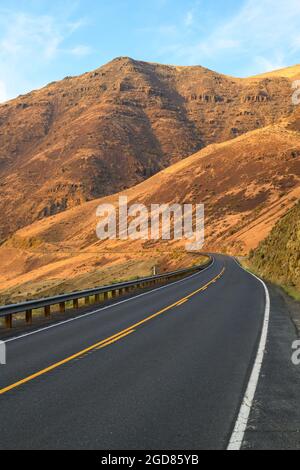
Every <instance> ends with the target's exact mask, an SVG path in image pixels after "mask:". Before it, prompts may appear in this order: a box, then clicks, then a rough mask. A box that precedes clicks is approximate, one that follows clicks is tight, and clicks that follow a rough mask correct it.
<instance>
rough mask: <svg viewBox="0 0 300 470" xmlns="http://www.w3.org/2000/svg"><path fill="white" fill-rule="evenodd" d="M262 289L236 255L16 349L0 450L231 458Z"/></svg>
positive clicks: (2, 382)
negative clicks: (167, 452) (219, 452)
mask: <svg viewBox="0 0 300 470" xmlns="http://www.w3.org/2000/svg"><path fill="white" fill-rule="evenodd" d="M264 312H265V291H264V288H263V285H262V284H261V283H260V282H259V281H258V280H256V279H255V278H254V277H253V276H251V275H250V274H248V273H246V272H245V271H244V270H242V269H241V268H240V267H239V266H238V264H237V263H236V262H235V261H234V260H233V259H231V258H229V257H225V256H216V257H215V262H214V264H213V265H212V266H211V267H209V268H208V269H206V270H205V271H204V272H200V273H199V274H197V275H194V276H192V277H189V278H187V279H184V280H182V281H179V282H177V283H174V284H170V285H168V286H166V287H164V288H160V289H155V290H153V291H151V292H146V293H144V294H142V295H139V296H136V297H133V298H130V299H126V300H125V301H124V300H123V301H119V302H118V303H116V304H114V305H110V306H108V307H106V308H102V309H101V308H100V309H99V310H98V311H95V312H92V313H90V314H87V315H83V316H81V317H79V318H76V319H72V320H71V321H67V322H63V323H60V324H55V325H53V326H52V327H50V328H49V327H48V328H45V329H43V330H41V331H38V332H34V333H33V334H29V335H26V336H23V337H19V338H15V339H13V340H9V341H8V342H7V365H6V366H1V367H0V435H1V439H0V449H15V448H16V449H48V448H50V449H103V450H104V449H105V450H107V449H110V450H113V449H124V450H125V449H128V450H135V449H147V450H149V449H155V450H159V449H172V450H175V449H191V450H193V449H223V448H226V447H227V445H228V442H229V439H230V436H231V433H232V431H233V427H234V424H235V421H236V419H237V415H238V412H239V409H240V406H241V403H242V400H243V396H244V393H245V390H246V387H247V384H248V381H249V376H250V373H251V370H252V367H253V363H254V359H255V357H256V353H257V349H258V344H259V340H260V336H261V331H262V326H263V320H264Z"/></svg>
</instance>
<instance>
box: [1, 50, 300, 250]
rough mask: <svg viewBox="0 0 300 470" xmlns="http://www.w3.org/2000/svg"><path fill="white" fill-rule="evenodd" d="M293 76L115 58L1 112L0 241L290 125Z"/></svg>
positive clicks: (44, 89)
mask: <svg viewBox="0 0 300 470" xmlns="http://www.w3.org/2000/svg"><path fill="white" fill-rule="evenodd" d="M295 73H297V72H295ZM294 77H295V75H291V73H288V74H287V73H286V72H284V73H277V74H276V75H270V76H262V77H252V78H250V79H237V78H232V77H228V76H224V75H221V74H218V73H215V72H212V71H210V70H207V69H205V68H203V67H176V66H166V65H159V64H151V63H145V62H139V61H135V60H132V59H130V58H118V59H116V60H114V61H112V62H110V63H109V64H107V65H105V66H103V67H101V68H99V69H97V70H95V71H93V72H90V73H86V74H84V75H82V76H79V77H66V78H65V79H64V80H62V81H60V82H56V83H52V84H50V85H48V86H46V87H45V88H43V89H41V90H37V91H33V92H32V93H29V94H28V95H26V96H20V97H18V98H17V99H15V100H12V101H10V102H7V103H5V104H2V105H0V149H1V150H0V193H1V199H0V242H1V241H3V240H5V239H6V238H7V237H8V236H9V235H11V234H13V233H14V232H15V231H16V230H18V229H20V228H22V227H24V226H26V225H28V224H31V223H32V222H34V221H35V220H39V219H43V218H44V217H49V216H51V215H53V214H56V213H59V212H62V211H65V210H67V209H70V208H72V207H75V206H78V205H80V204H83V203H84V202H86V201H89V200H93V199H96V198H99V197H102V196H105V195H109V194H113V193H115V192H117V191H121V190H124V189H126V188H129V187H132V186H134V185H135V184H137V183H139V182H141V181H143V180H144V179H146V178H148V177H150V176H152V175H154V174H156V173H157V172H159V171H160V170H162V169H164V168H166V167H167V166H169V165H171V164H173V163H176V162H177V161H179V160H181V159H183V158H184V157H187V156H189V155H191V154H193V153H195V152H196V151H198V150H200V149H202V148H204V147H206V146H207V145H210V144H213V143H219V142H223V141H226V140H229V139H234V138H236V137H238V136H241V135H243V134H244V133H246V132H249V131H252V130H255V129H260V128H263V127H266V126H268V125H270V124H273V123H275V122H276V121H278V120H279V119H280V118H282V117H285V116H288V115H289V114H290V113H291V112H292V110H293V106H292V103H291V79H292V78H294ZM218 153H221V152H220V151H219V152H218ZM247 155H248V157H249V158H250V154H247ZM219 164H220V165H221V161H220V163H219ZM210 174H211V172H208V179H210V176H209V175H210ZM208 191H209V189H208Z"/></svg>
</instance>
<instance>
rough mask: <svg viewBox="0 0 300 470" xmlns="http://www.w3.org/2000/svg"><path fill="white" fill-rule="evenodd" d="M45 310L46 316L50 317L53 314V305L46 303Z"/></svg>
mask: <svg viewBox="0 0 300 470" xmlns="http://www.w3.org/2000/svg"><path fill="white" fill-rule="evenodd" d="M44 311H45V317H50V315H51V307H50V305H46V307H45V309H44Z"/></svg>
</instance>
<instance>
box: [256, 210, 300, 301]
mask: <svg viewBox="0 0 300 470" xmlns="http://www.w3.org/2000/svg"><path fill="white" fill-rule="evenodd" d="M249 261H250V264H251V266H253V267H254V269H255V270H257V271H258V272H259V273H260V274H261V275H262V276H264V277H265V278H267V279H270V280H271V281H273V282H276V283H278V284H282V285H284V286H285V287H286V288H287V289H288V290H289V292H290V293H295V291H298V293H299V294H298V295H299V297H300V201H299V202H298V203H297V204H296V206H295V207H293V208H292V209H291V210H290V211H289V212H288V213H287V214H286V215H285V216H284V217H283V218H282V219H280V221H279V222H278V223H277V224H276V225H275V227H274V228H273V230H272V232H271V233H270V235H269V236H268V237H267V238H266V240H264V241H263V242H262V243H261V244H260V245H259V247H258V248H257V249H256V250H255V251H253V252H252V253H251V256H250V260H249Z"/></svg>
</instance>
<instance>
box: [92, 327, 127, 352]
mask: <svg viewBox="0 0 300 470" xmlns="http://www.w3.org/2000/svg"><path fill="white" fill-rule="evenodd" d="M134 332H135V330H130V331H127V332H126V333H124V334H123V335H120V336H118V337H117V338H115V339H112V340H111V341H107V343H104V344H102V345H101V346H98V347H97V348H96V349H97V350H98V349H103V348H106V347H107V346H109V345H110V344H113V343H116V342H117V341H120V339H122V338H125V336H128V335H131V333H134Z"/></svg>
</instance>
